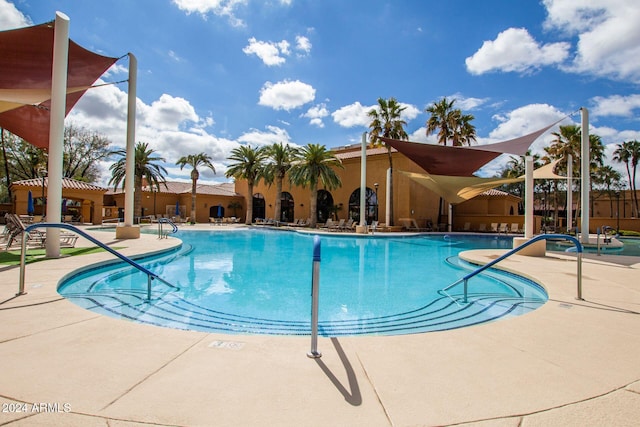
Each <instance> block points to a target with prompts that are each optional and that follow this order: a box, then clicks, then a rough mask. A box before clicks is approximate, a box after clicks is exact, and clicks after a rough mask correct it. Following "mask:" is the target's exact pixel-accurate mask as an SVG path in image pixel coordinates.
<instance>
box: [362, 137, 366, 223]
mask: <svg viewBox="0 0 640 427" xmlns="http://www.w3.org/2000/svg"><path fill="white" fill-rule="evenodd" d="M360 157H361V158H360V226H362V227H364V226H365V225H366V223H367V219H366V218H365V213H366V209H367V205H366V203H367V199H366V196H367V133H366V132H363V133H362V153H361V155H360Z"/></svg>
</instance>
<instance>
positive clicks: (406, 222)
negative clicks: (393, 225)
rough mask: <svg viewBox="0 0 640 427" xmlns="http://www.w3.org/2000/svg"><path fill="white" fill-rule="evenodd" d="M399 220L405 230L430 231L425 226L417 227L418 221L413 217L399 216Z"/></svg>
mask: <svg viewBox="0 0 640 427" xmlns="http://www.w3.org/2000/svg"><path fill="white" fill-rule="evenodd" d="M400 222H401V223H402V226H403V227H404V229H405V230H406V231H418V232H419V231H430V230H428V229H426V228H420V227H418V223H417V222H416V220H415V219H413V218H400Z"/></svg>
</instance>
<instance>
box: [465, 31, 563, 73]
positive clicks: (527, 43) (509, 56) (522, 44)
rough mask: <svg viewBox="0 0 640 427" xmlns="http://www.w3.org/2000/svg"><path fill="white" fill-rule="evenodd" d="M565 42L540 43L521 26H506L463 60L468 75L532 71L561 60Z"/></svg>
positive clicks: (558, 62)
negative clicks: (507, 27) (494, 37)
mask: <svg viewBox="0 0 640 427" xmlns="http://www.w3.org/2000/svg"><path fill="white" fill-rule="evenodd" d="M569 48H570V45H569V43H565V42H559V43H549V44H540V43H538V42H537V41H536V40H534V38H533V37H531V35H530V34H529V32H528V31H527V30H526V29H524V28H509V29H507V30H505V31H503V32H501V33H500V34H498V37H496V39H495V40H493V41H485V42H484V43H483V44H482V47H480V49H479V50H478V51H477V52H476V53H474V54H473V55H472V56H470V57H468V58H467V59H466V60H465V64H466V65H467V70H468V71H469V72H470V73H471V74H484V73H487V72H491V71H507V72H508V71H515V72H518V73H526V72H532V71H534V70H536V69H538V68H540V67H541V66H545V65H553V64H560V63H562V62H563V61H564V60H565V59H566V58H567V57H568V55H569Z"/></svg>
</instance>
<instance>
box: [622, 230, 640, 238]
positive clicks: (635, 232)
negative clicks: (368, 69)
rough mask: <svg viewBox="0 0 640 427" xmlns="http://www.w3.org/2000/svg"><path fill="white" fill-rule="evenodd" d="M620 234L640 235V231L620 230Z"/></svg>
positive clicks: (628, 235)
mask: <svg viewBox="0 0 640 427" xmlns="http://www.w3.org/2000/svg"><path fill="white" fill-rule="evenodd" d="M620 235H621V236H627V237H640V232H637V231H633V230H620Z"/></svg>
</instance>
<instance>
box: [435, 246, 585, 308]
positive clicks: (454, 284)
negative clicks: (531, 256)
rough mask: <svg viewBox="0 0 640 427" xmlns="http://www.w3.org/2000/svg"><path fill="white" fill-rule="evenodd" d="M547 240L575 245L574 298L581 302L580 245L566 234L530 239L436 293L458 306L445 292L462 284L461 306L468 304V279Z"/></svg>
mask: <svg viewBox="0 0 640 427" xmlns="http://www.w3.org/2000/svg"><path fill="white" fill-rule="evenodd" d="M547 239H564V240H570V241H572V242H573V243H575V245H576V252H577V253H578V274H577V276H578V277H577V278H578V291H577V293H578V295H577V296H576V299H578V300H582V245H581V244H580V241H579V240H578V239H576V238H575V237H574V236H569V235H566V234H541V235H539V236H536V237H534V238H533V239H531V240H529V241H527V242H525V243H523V244H522V245H520V246H518V247H517V248H513V249H511V250H510V251H509V252H507V253H505V254H504V255H502V256H500V257H498V258H496V259H494V260H493V261H491V262H489V263H487V264H485V265H483V266H482V267H479V268H478V269H476V270H474V271H472V272H471V273H469V274H467V275H466V276H464V277H462V278H461V279H458V280H457V281H455V282H453V283H452V284H450V285H449V286H447V287H446V288H444V289H441V290H439V291H438V293H440V294H441V295H442V294H444V295H446V296H448V297H449V298H451V299H452V300H453V302H455V303H456V304H458V301H457V299H455V298H454V297H452V296H451V295H449V294H448V293H447V291H448V290H449V289H451V288H453V287H455V286H457V285H459V284H460V283H464V298H463V299H462V303H463V304H467V303H468V289H469V285H468V282H469V279H471V278H472V277H474V276H476V275H478V274H480V273H482V272H483V271H485V270H486V269H488V268H491V267H493V266H494V265H496V264H497V263H499V262H500V261H502V260H503V259H505V258H508V257H510V256H511V255H513V254H515V253H517V252H519V251H520V250H522V249H524V248H526V247H527V246H529V245H532V244H533V243H535V242H538V241H540V240H547ZM458 305H459V304H458Z"/></svg>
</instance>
